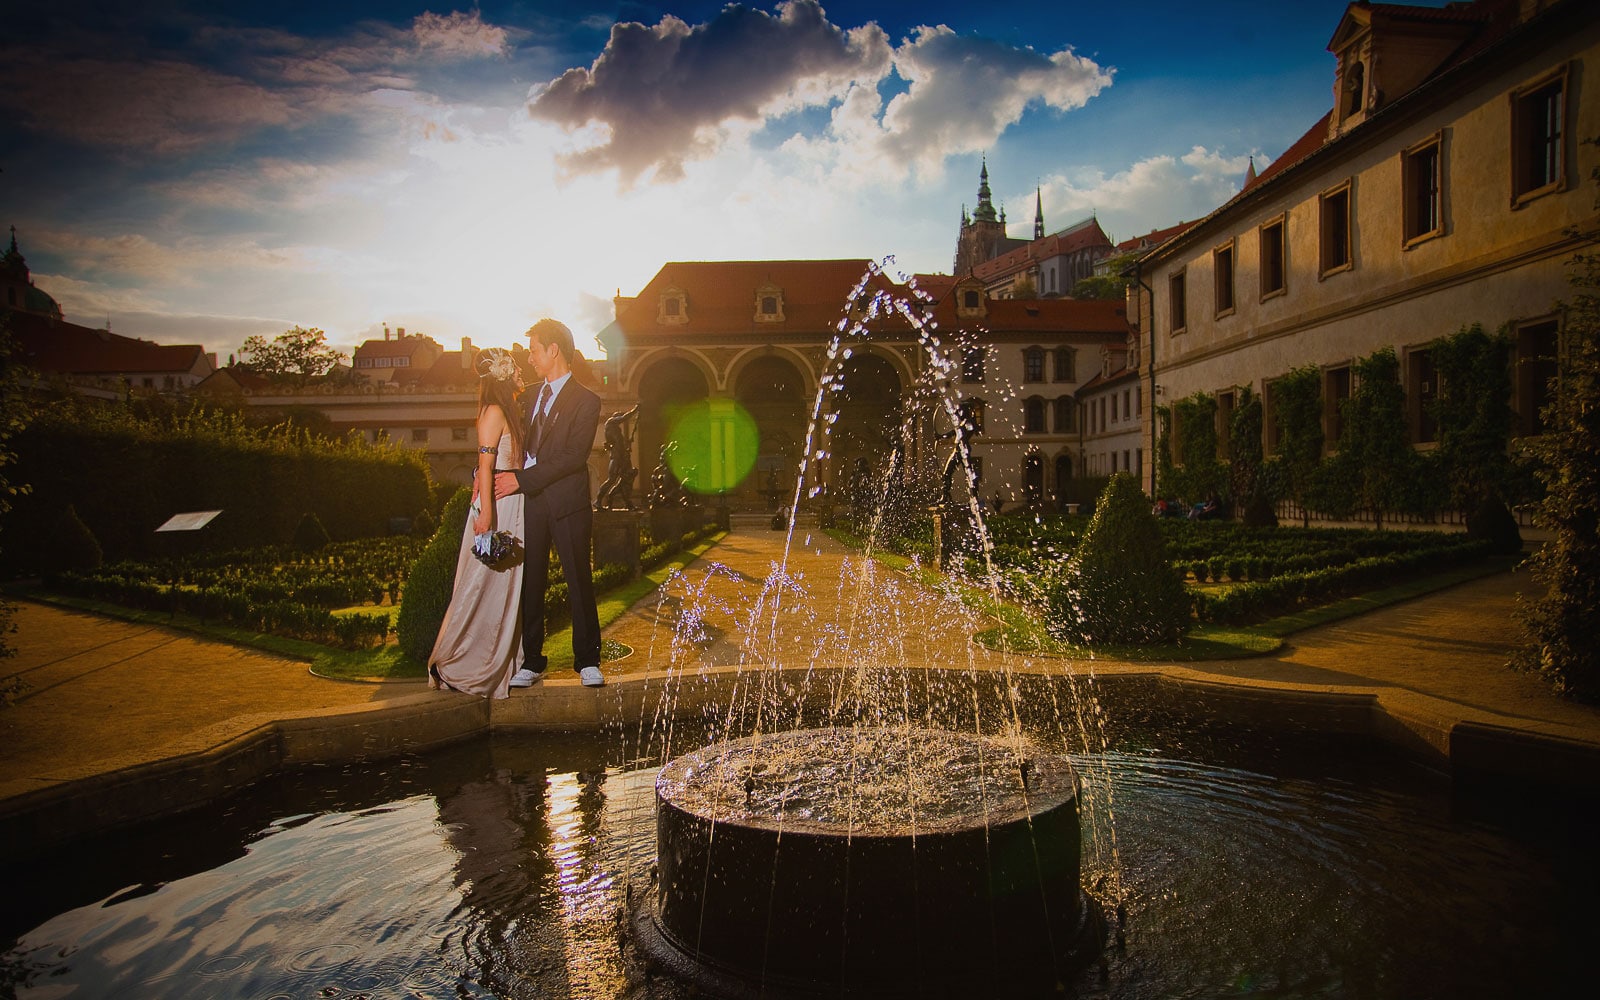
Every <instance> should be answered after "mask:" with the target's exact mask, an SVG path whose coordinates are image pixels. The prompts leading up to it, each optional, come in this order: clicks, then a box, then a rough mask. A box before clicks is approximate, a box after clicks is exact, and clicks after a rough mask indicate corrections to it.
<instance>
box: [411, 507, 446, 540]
mask: <svg viewBox="0 0 1600 1000" xmlns="http://www.w3.org/2000/svg"><path fill="white" fill-rule="evenodd" d="M438 528H439V522H438V521H437V520H436V519H435V518H434V516H433V515H432V514H430V513H428V510H427V508H423V509H422V510H419V511H417V516H416V517H413V518H412V519H411V535H412V537H413V538H432V537H433V533H434V532H435V531H437V530H438Z"/></svg>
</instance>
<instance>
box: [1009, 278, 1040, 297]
mask: <svg viewBox="0 0 1600 1000" xmlns="http://www.w3.org/2000/svg"><path fill="white" fill-rule="evenodd" d="M1011 297H1012V298H1014V299H1036V298H1038V297H1039V286H1038V285H1037V284H1035V283H1034V280H1033V276H1032V275H1030V274H1024V275H1022V276H1021V277H1020V278H1018V279H1017V280H1016V281H1014V282H1012V283H1011Z"/></svg>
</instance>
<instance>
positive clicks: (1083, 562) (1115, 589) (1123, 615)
mask: <svg viewBox="0 0 1600 1000" xmlns="http://www.w3.org/2000/svg"><path fill="white" fill-rule="evenodd" d="M1046 599H1047V602H1048V608H1047V624H1048V627H1049V629H1050V631H1051V633H1052V634H1054V635H1055V636H1056V637H1057V638H1060V639H1063V640H1066V641H1068V642H1075V643H1083V644H1086V645H1106V644H1118V645H1149V644H1155V643H1166V642H1175V641H1176V640H1178V639H1180V638H1182V637H1183V635H1184V633H1186V632H1187V631H1188V630H1189V621H1190V615H1189V611H1190V601H1189V593H1188V591H1187V590H1185V589H1184V586H1183V577H1182V576H1181V575H1180V573H1179V572H1178V570H1176V569H1175V568H1173V566H1172V564H1171V563H1169V562H1168V561H1167V550H1166V543H1165V542H1163V541H1162V538H1161V531H1160V529H1159V527H1158V526H1157V525H1156V521H1155V518H1154V517H1153V516H1152V515H1151V513H1150V501H1149V500H1148V499H1146V498H1145V495H1144V493H1143V492H1142V491H1141V490H1140V489H1139V484H1138V483H1137V482H1136V481H1135V480H1134V478H1133V476H1132V475H1130V474H1128V473H1118V474H1117V475H1115V476H1112V477H1111V481H1110V482H1109V483H1107V484H1106V489H1105V492H1104V493H1103V494H1102V495H1101V497H1100V501H1099V502H1098V503H1097V504H1095V512H1094V518H1093V519H1092V520H1091V521H1090V522H1089V529H1088V530H1087V531H1086V532H1084V535H1083V538H1082V539H1081V540H1080V541H1079V542H1078V549H1077V552H1076V553H1074V555H1073V557H1072V559H1071V561H1070V562H1069V563H1068V565H1067V568H1066V571H1065V572H1064V573H1062V574H1061V576H1060V577H1059V578H1058V579H1057V580H1056V581H1054V582H1053V583H1052V584H1051V585H1050V586H1049V587H1048V588H1047V590H1046Z"/></svg>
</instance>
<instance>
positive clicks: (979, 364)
mask: <svg viewBox="0 0 1600 1000" xmlns="http://www.w3.org/2000/svg"><path fill="white" fill-rule="evenodd" d="M983 353H984V352H983V348H981V347H973V346H971V345H967V346H964V347H962V348H961V381H963V382H982V381H983Z"/></svg>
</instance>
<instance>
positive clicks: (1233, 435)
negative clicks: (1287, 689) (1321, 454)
mask: <svg viewBox="0 0 1600 1000" xmlns="http://www.w3.org/2000/svg"><path fill="white" fill-rule="evenodd" d="M1261 421H1262V413H1261V397H1260V396H1257V395H1256V394H1255V391H1254V390H1252V389H1251V388H1250V386H1244V387H1242V388H1241V389H1240V390H1239V403H1238V405H1237V406H1235V407H1234V410H1233V418H1232V420H1231V422H1230V424H1229V427H1228V456H1229V463H1228V478H1229V480H1230V485H1231V487H1232V489H1233V499H1234V501H1235V502H1237V503H1238V504H1239V506H1240V507H1241V508H1242V510H1243V512H1244V523H1245V524H1247V525H1250V526H1252V527H1272V526H1276V525H1277V523H1278V515H1277V512H1276V511H1274V510H1273V509H1272V495H1271V490H1270V489H1269V488H1268V485H1267V476H1266V470H1265V469H1264V468H1263V462H1262V460H1263V457H1264V456H1263V454H1262V445H1261Z"/></svg>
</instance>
